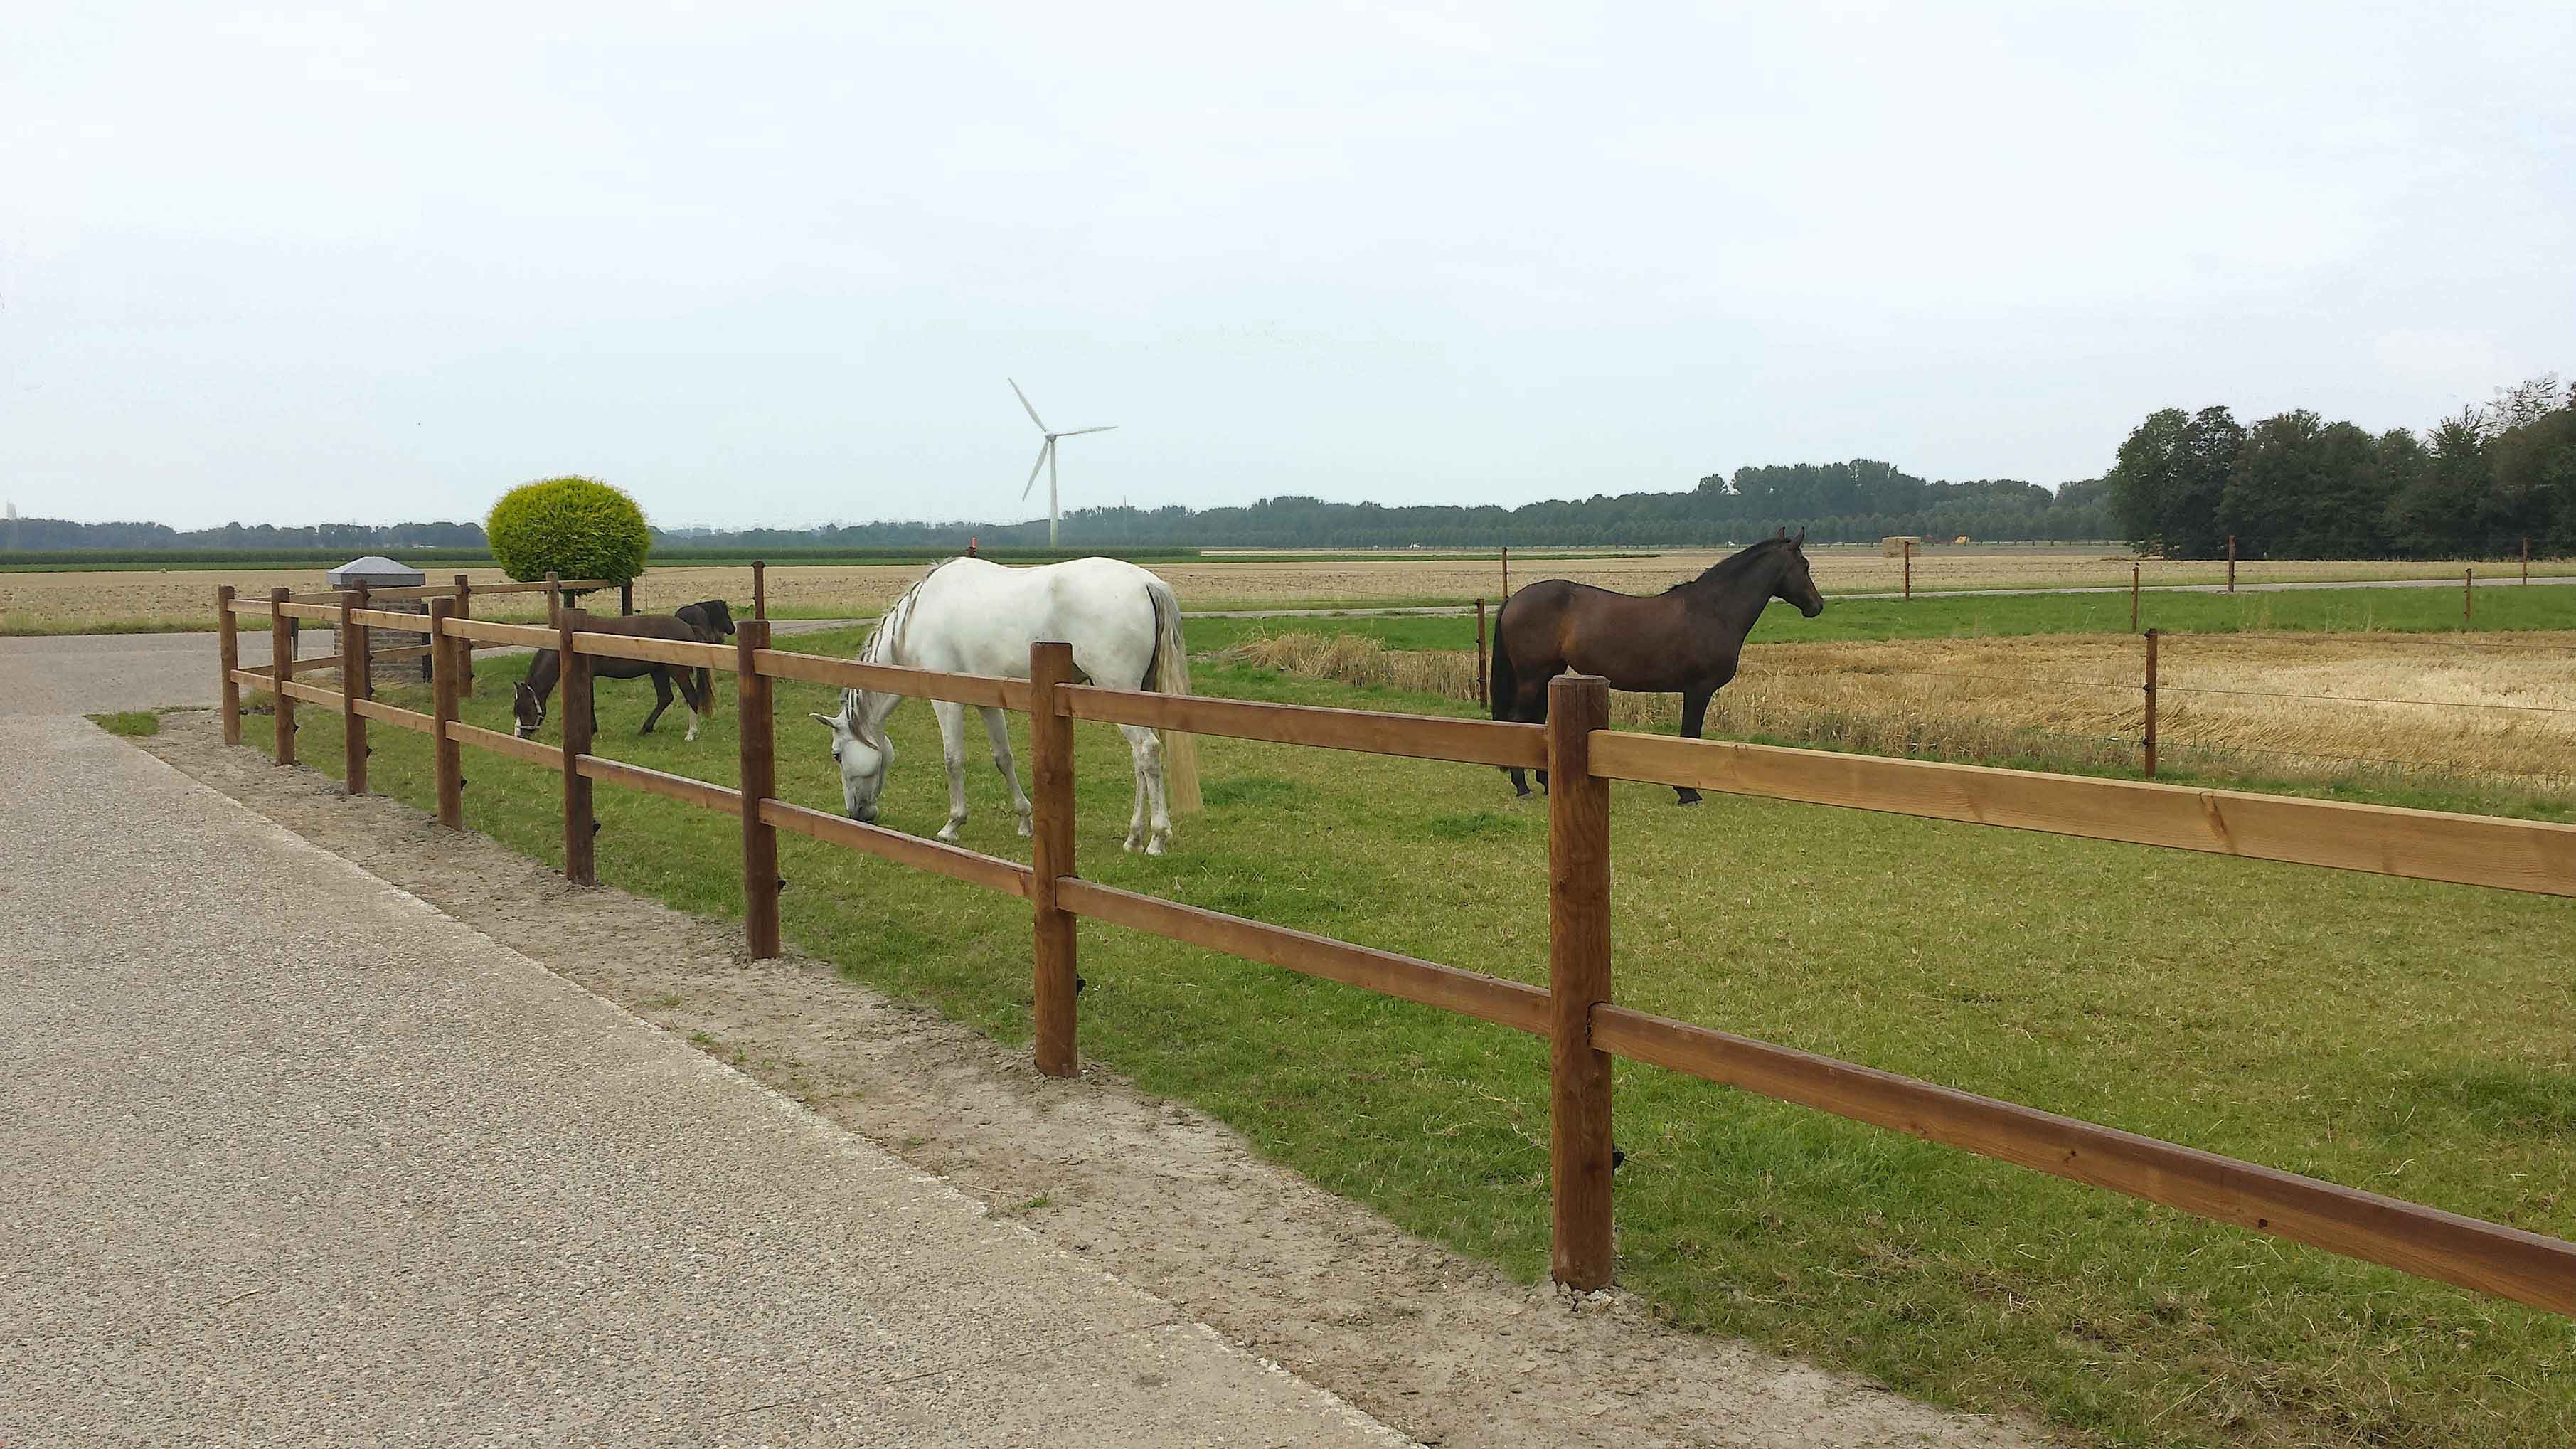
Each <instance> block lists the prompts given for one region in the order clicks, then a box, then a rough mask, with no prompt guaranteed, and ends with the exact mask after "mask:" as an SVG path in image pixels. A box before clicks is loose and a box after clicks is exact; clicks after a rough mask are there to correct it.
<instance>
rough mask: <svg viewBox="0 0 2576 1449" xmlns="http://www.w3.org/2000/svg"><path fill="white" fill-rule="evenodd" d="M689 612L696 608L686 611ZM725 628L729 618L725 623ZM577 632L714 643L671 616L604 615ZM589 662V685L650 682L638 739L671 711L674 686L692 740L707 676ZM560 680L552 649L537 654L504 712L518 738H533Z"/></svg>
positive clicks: (636, 663) (675, 667) (643, 663)
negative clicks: (651, 699)
mask: <svg viewBox="0 0 2576 1449" xmlns="http://www.w3.org/2000/svg"><path fill="white" fill-rule="evenodd" d="M691 607H696V606H695V605H692V606H691ZM725 622H726V623H728V624H730V623H731V622H733V621H732V619H731V617H730V616H728V617H727V619H726V620H725ZM581 627H582V629H583V630H584V631H586V632H588V633H592V634H627V635H632V636H634V637H636V638H639V639H677V640H680V641H682V642H683V643H689V644H709V643H713V642H715V641H714V640H713V639H712V638H711V637H709V636H710V635H711V634H712V632H713V631H712V630H710V629H708V628H707V627H706V626H705V625H703V624H694V623H691V622H689V621H688V620H685V619H682V618H679V617H677V616H675V615H671V614H622V615H619V614H610V615H601V616H599V617H597V618H593V619H588V620H585V621H583V623H582V625H581ZM583 657H584V658H586V659H589V660H590V672H591V678H593V679H640V678H642V677H644V676H645V675H648V674H649V675H651V676H652V677H653V692H654V693H655V694H656V695H658V696H660V698H659V699H658V700H657V701H656V702H655V703H654V705H653V712H652V713H651V714H648V715H646V716H644V728H643V729H641V730H638V731H637V732H636V733H638V734H647V735H649V734H651V733H653V722H654V721H655V720H658V719H660V718H661V717H662V711H664V710H666V709H669V708H670V707H671V686H672V684H673V683H674V682H676V683H677V684H678V685H679V687H680V697H681V699H683V700H685V701H686V702H687V704H688V709H689V734H688V738H690V739H693V740H694V739H696V738H697V737H698V716H700V715H702V714H705V713H706V712H707V697H708V695H709V694H711V693H713V690H712V689H711V688H710V685H711V681H710V679H709V678H708V675H707V671H705V670H703V669H698V670H691V669H689V668H688V667H686V666H684V665H679V664H655V663H652V662H650V661H648V660H643V659H611V658H608V657H606V656H605V655H584V656H583ZM562 677H563V660H562V659H561V658H560V657H558V656H557V654H556V653H555V651H554V650H552V649H540V650H538V651H537V662H536V665H535V666H534V667H533V668H531V669H530V670H529V671H528V677H527V678H526V679H523V680H521V681H519V687H518V689H517V690H516V691H515V692H514V693H513V695H512V697H511V700H510V712H511V713H512V714H513V715H514V716H516V717H517V719H518V725H519V729H518V734H519V738H521V739H523V740H524V739H527V738H529V737H531V736H533V735H535V734H536V732H537V731H538V729H540V728H541V727H543V726H544V724H545V722H546V696H548V695H550V694H552V693H554V692H555V681H556V680H558V679H560V678H562Z"/></svg>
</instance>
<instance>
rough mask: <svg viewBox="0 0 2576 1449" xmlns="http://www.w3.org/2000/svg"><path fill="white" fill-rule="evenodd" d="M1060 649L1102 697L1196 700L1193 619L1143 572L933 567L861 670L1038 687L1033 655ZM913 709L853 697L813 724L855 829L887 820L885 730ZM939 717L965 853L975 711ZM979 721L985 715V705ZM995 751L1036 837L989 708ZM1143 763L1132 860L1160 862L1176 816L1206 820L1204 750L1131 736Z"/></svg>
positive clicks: (996, 713) (874, 697)
mask: <svg viewBox="0 0 2576 1449" xmlns="http://www.w3.org/2000/svg"><path fill="white" fill-rule="evenodd" d="M1040 640H1060V641H1062V642H1064V643H1068V644H1071V645H1072V646H1073V665H1074V668H1075V670H1076V671H1077V672H1079V673H1080V674H1081V675H1082V676H1083V677H1084V678H1086V679H1087V680H1089V681H1090V682H1091V683H1093V684H1098V685H1103V686H1106V687H1108V688H1112V689H1148V690H1157V691H1160V692H1162V693H1166V694H1187V693H1189V691H1190V658H1189V653H1188V650H1187V648H1186V647H1185V646H1184V645H1183V643H1182V642H1181V606H1180V601H1179V600H1178V599H1176V598H1174V597H1173V596H1172V587H1171V585H1169V584H1166V583H1164V582H1163V581H1162V580H1161V579H1158V578H1156V577H1154V576H1153V575H1152V574H1150V573H1147V572H1146V571H1145V570H1143V569H1140V568H1138V567H1136V566H1135V565H1134V564H1131V563H1122V562H1120V561H1119V560H1117V559H1109V558H1078V559H1073V560H1070V561H1068V562H1065V563H1059V564H1046V565H1043V566H1041V567H1038V568H1024V569H1015V568H1005V567H1003V566H1002V565H1000V564H997V563H993V562H991V561H989V560H986V559H979V558H952V559H949V560H946V561H945V562H943V563H940V564H937V565H935V566H933V567H932V569H931V570H930V572H929V573H927V574H925V575H923V576H922V579H921V581H920V582H919V583H916V584H914V585H913V586H912V587H911V588H909V589H906V590H905V591H904V593H903V597H901V598H899V599H896V600H895V601H894V604H893V606H892V607H891V608H889V609H887V610H886V612H885V617H884V618H882V619H879V620H878V621H877V627H876V630H875V632H873V633H871V634H869V635H868V641H867V643H866V644H865V645H863V646H861V647H860V649H859V662H860V663H862V664H891V665H898V666H901V667H903V668H907V669H935V670H940V671H943V672H946V673H951V674H984V675H998V676H1000V677H1002V678H1005V679H1026V678H1028V677H1029V646H1030V645H1031V644H1033V643H1036V642H1038V641H1040ZM902 702H903V696H902V695H899V694H880V693H877V692H875V691H873V690H862V689H852V690H845V691H843V693H842V695H841V712H840V713H839V714H834V715H822V714H818V715H816V716H814V718H815V719H816V720H818V721H820V722H821V723H822V724H823V726H824V727H825V728H826V729H829V730H830V731H831V732H832V759H833V760H834V761H835V762H836V763H837V764H838V765H839V766H840V771H841V801H842V804H843V805H844V806H846V807H847V808H848V810H849V814H850V818H851V819H853V820H858V821H863V822H871V821H874V820H875V819H876V818H877V799H878V796H879V795H880V794H881V793H882V792H883V790H884V788H885V776H886V767H887V766H888V765H890V764H891V763H893V760H894V746H893V744H892V743H891V742H889V741H888V740H887V738H886V731H885V722H886V717H887V716H889V715H891V714H892V713H894V709H895V706H896V705H899V704H901V703H902ZM930 708H931V710H932V712H933V713H935V714H937V715H938V717H939V740H940V746H941V752H942V753H943V754H944V755H945V756H946V757H947V762H948V823H947V824H946V825H944V826H942V827H941V828H940V831H939V838H940V839H942V840H946V841H951V842H954V841H955V840H956V839H957V828H958V827H959V826H960V825H963V824H964V823H965V821H966V706H964V705H962V704H958V703H955V702H954V701H950V700H944V699H939V700H932V701H931V703H930ZM979 708H982V707H981V706H979ZM983 715H984V733H985V734H986V736H988V737H989V738H990V739H991V740H992V744H993V768H994V769H996V770H999V771H1001V772H1002V779H1003V780H1004V781H1005V782H1007V783H1008V784H1009V785H1010V787H1011V806H1012V809H1013V810H1015V811H1016V812H1017V813H1018V815H1019V827H1020V833H1021V834H1022V835H1026V834H1028V833H1029V797H1028V796H1027V795H1026V794H1025V793H1023V792H1022V791H1021V789H1020V780H1019V776H1018V774H1017V773H1015V772H1014V771H1013V769H1012V767H1011V736H1010V732H1009V730H1008V728H1007V727H1006V726H1005V724H1004V722H1003V717H1002V711H1000V710H998V709H989V708H987V709H983ZM1119 728H1120V729H1121V730H1122V731H1124V732H1125V734H1126V736H1127V745H1128V749H1129V751H1130V752H1131V753H1132V754H1133V756H1134V757H1135V764H1136V806H1135V809H1134V810H1133V811H1132V812H1130V814H1129V817H1128V821H1127V839H1126V848H1127V849H1129V850H1135V849H1137V848H1138V847H1140V846H1141V847H1143V849H1144V851H1145V853H1146V854H1148V855H1160V854H1162V853H1163V852H1164V850H1165V849H1167V848H1169V846H1170V845H1171V840H1172V812H1173V811H1174V810H1180V811H1183V812H1187V811H1192V810H1196V809H1198V808H1199V793H1198V751H1197V747H1196V743H1195V742H1194V741H1193V740H1192V739H1191V738H1190V737H1189V736H1188V735H1182V734H1175V735H1173V736H1172V737H1171V739H1170V740H1169V741H1168V742H1167V741H1165V740H1164V739H1163V738H1161V737H1160V736H1159V735H1158V734H1157V733H1156V732H1155V731H1153V730H1150V729H1144V728H1141V727H1139V726H1135V725H1121V726H1119Z"/></svg>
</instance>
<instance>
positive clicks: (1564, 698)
mask: <svg viewBox="0 0 2576 1449" xmlns="http://www.w3.org/2000/svg"><path fill="white" fill-rule="evenodd" d="M1547 694H1548V705H1547V718H1548V723H1547V726H1546V728H1547V765H1548V779H1549V784H1548V797H1547V880H1548V886H1547V940H1548V950H1547V990H1548V1001H1549V1003H1550V1013H1549V1032H1548V1053H1547V1081H1548V1113H1547V1120H1548V1151H1547V1160H1548V1181H1549V1203H1550V1207H1551V1208H1552V1209H1553V1213H1554V1224H1553V1231H1552V1233H1551V1235H1550V1243H1551V1245H1552V1250H1551V1265H1550V1273H1551V1275H1552V1276H1553V1277H1554V1278H1555V1279H1556V1281H1557V1282H1559V1283H1563V1284H1565V1285H1566V1286H1568V1287H1570V1288H1575V1289H1578V1290H1581V1291H1583V1292H1587V1293H1588V1292H1590V1291H1591V1290H1593V1289H1595V1288H1599V1287H1602V1286H1603V1285H1605V1284H1607V1283H1608V1282H1609V1281H1610V1270H1611V1263H1612V1254H1611V1243H1610V1151H1611V1147H1610V1058H1609V1056H1608V1055H1607V1054H1606V1053H1604V1052H1603V1051H1602V1050H1601V1049H1600V1048H1599V1047H1597V1046H1595V1045H1593V1042H1592V1009H1593V1008H1594V1007H1595V1006H1599V1005H1603V1004H1606V1003H1607V1002H1608V1001H1609V1000H1610V782H1609V781H1608V780H1604V779H1601V778H1599V777H1597V776H1595V775H1594V774H1593V773H1592V768H1591V756H1590V745H1591V741H1592V739H1593V731H1595V730H1599V729H1601V728H1603V727H1604V726H1606V725H1608V724H1609V723H1610V686H1609V684H1608V682H1607V681H1605V680H1602V679H1600V678H1598V677H1597V676H1594V675H1589V674H1560V675H1558V676H1557V677H1556V678H1555V679H1553V680H1551V681H1549V683H1548V689H1547Z"/></svg>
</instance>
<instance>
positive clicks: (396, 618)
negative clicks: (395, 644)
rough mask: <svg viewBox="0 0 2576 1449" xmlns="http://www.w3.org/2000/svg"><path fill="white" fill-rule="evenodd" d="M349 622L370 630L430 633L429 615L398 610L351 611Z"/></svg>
mask: <svg viewBox="0 0 2576 1449" xmlns="http://www.w3.org/2000/svg"><path fill="white" fill-rule="evenodd" d="M370 597H380V596H375V595H371V596H370ZM349 622H350V623H352V624H364V625H366V626H367V627H368V628H370V629H398V630H401V631H403V632H405V633H409V634H426V633H428V632H429V616H428V615H427V614H406V613H403V612H402V611H400V610H398V609H351V610H350V611H349Z"/></svg>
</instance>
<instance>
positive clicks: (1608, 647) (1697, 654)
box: [1488, 528, 1825, 805]
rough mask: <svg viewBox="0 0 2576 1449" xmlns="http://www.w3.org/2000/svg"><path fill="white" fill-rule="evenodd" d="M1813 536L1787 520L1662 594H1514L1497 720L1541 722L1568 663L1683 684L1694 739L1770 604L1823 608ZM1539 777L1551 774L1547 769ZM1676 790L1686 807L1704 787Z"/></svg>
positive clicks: (1584, 589) (1807, 610)
mask: <svg viewBox="0 0 2576 1449" xmlns="http://www.w3.org/2000/svg"><path fill="white" fill-rule="evenodd" d="M1806 541H1807V531H1806V530H1805V529H1803V528H1802V529H1799V530H1798V536H1797V537H1796V538H1791V537H1789V535H1788V531H1787V530H1785V529H1783V530H1782V531H1781V534H1780V536H1779V537H1778V538H1768V539H1764V540H1763V541H1762V542H1760V543H1757V544H1755V545H1753V546H1752V547H1751V548H1748V549H1745V550H1744V551H1742V552H1741V553H1737V554H1734V555H1732V556H1730V557H1727V558H1723V559H1720V560H1719V561H1718V562H1717V563H1716V565H1715V566H1713V567H1711V568H1710V569H1709V570H1708V571H1707V572H1705V573H1703V574H1701V575H1700V576H1699V577H1698V578H1695V579H1692V580H1691V581H1690V582H1688V583H1684V584H1675V585H1674V586H1673V587H1671V588H1669V589H1666V590H1665V591H1664V592H1662V593H1660V594H1644V595H1640V594H1622V593H1616V592H1614V591H1612V590H1609V589H1596V588H1594V587H1592V586H1591V585H1590V584H1576V583H1568V582H1566V581H1565V580H1563V579H1548V580H1546V581H1545V582H1543V583H1535V584H1532V585H1530V586H1529V587H1528V588H1525V589H1523V590H1521V591H1520V592H1519V593H1517V594H1514V595H1512V596H1511V598H1509V599H1507V600H1505V601H1504V603H1503V610H1502V612H1501V613H1500V614H1498V615H1496V616H1495V619H1494V659H1493V669H1492V675H1493V696H1492V698H1491V699H1490V700H1489V701H1488V702H1489V703H1490V704H1491V705H1492V707H1493V711H1494V718H1496V719H1498V720H1521V721H1526V722H1532V723H1535V722H1538V721H1542V720H1545V719H1546V718H1547V685H1548V681H1549V680H1551V679H1554V678H1555V677H1556V676H1558V675H1560V674H1563V673H1566V672H1567V671H1569V670H1571V671H1573V672H1574V673H1577V674H1597V675H1600V676H1601V677H1602V678H1604V679H1606V680H1608V681H1610V687H1611V688H1612V689H1628V690H1636V691H1639V692H1642V693H1648V694H1665V693H1673V692H1679V693H1680V695H1681V697H1682V734H1683V735H1684V736H1686V737H1688V738H1690V739H1694V740H1695V739H1698V738H1699V733H1700V725H1701V722H1702V721H1703V720H1705V719H1706V718H1707V716H1708V701H1709V696H1711V695H1713V694H1715V693H1717V692H1718V691H1719V690H1720V689H1723V688H1724V687H1725V686H1726V682H1727V681H1728V680H1730V679H1733V678H1734V677H1735V666H1736V662H1737V660H1738V659H1739V658H1740V657H1741V656H1742V654H1743V652H1744V636H1745V635H1746V634H1748V633H1750V632H1752V629H1753V623H1754V621H1755V620H1757V619H1759V618H1761V617H1762V611H1763V610H1764V609H1765V608H1766V607H1768V606H1769V605H1770V602H1771V601H1772V600H1773V599H1779V600H1782V601H1784V602H1786V603H1789V604H1792V605H1795V606H1796V608H1797V610H1798V612H1799V613H1801V614H1804V615H1806V616H1807V617H1808V618H1810V619H1812V618H1814V617H1816V616H1817V615H1818V614H1821V613H1823V612H1824V611H1825V596H1824V595H1823V594H1820V593H1818V592H1817V591H1816V581H1815V580H1814V579H1812V578H1810V577H1808V574H1807V554H1806V549H1805V547H1804V545H1805V544H1806ZM1506 773H1508V774H1509V775H1510V776H1511V777H1512V788H1513V789H1514V790H1515V791H1517V792H1519V793H1520V794H1523V795H1526V794H1528V793H1529V792H1530V791H1529V782H1528V781H1526V780H1525V779H1523V778H1522V776H1521V772H1520V771H1518V770H1510V771H1507V772H1506ZM1538 782H1539V783H1540V784H1542V785H1544V784H1546V783H1547V772H1546V771H1545V770H1541V771H1539V773H1538ZM1677 788H1679V787H1677ZM1679 793H1680V795H1681V800H1680V803H1681V804H1684V805H1696V804H1698V803H1699V792H1698V791H1697V790H1692V789H1688V788H1680V789H1679Z"/></svg>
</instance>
